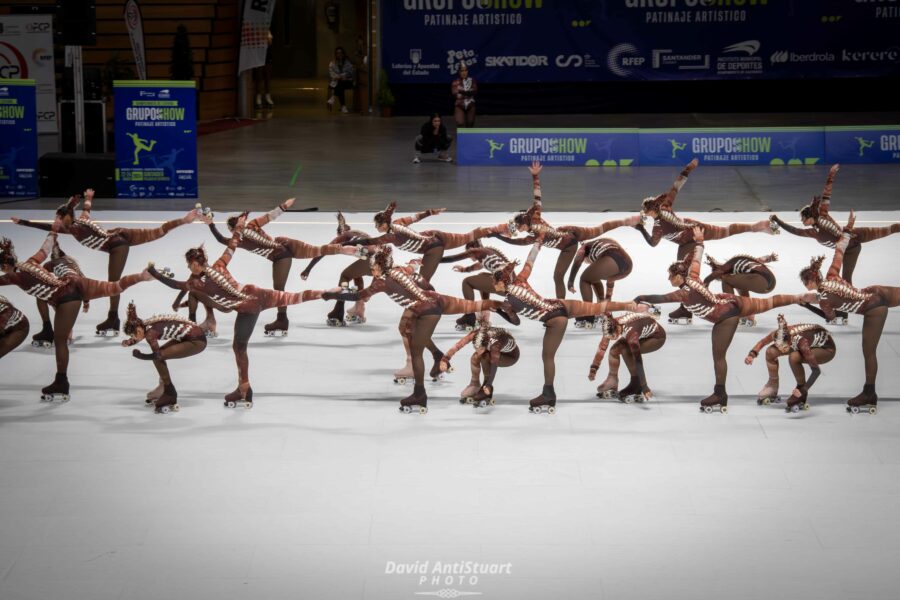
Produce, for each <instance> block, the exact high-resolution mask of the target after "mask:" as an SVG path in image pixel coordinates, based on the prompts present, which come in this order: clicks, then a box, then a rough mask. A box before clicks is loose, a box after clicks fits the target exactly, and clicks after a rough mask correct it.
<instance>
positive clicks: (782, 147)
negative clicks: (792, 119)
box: [638, 127, 825, 167]
mask: <svg viewBox="0 0 900 600" xmlns="http://www.w3.org/2000/svg"><path fill="white" fill-rule="evenodd" d="M638 137H639V138H640V148H641V152H640V163H641V165H642V166H645V167H646V166H650V167H652V166H665V165H674V166H678V165H683V164H685V163H687V162H688V161H690V160H691V159H693V158H697V159H699V160H700V164H703V165H708V166H712V165H817V164H821V163H823V162H825V129H824V128H823V127H773V128H764V129H763V128H741V127H729V128H725V129H641V130H640V133H639V136H638Z"/></svg>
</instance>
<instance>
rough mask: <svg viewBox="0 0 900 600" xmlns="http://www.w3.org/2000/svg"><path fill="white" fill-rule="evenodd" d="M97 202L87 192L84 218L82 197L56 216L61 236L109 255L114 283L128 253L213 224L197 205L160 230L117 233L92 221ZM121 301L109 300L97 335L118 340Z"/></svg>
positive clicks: (37, 225)
mask: <svg viewBox="0 0 900 600" xmlns="http://www.w3.org/2000/svg"><path fill="white" fill-rule="evenodd" d="M93 200H94V190H92V189H88V190H85V192H84V204H83V205H82V207H81V214H80V215H79V216H78V218H75V208H76V207H77V206H78V204H79V203H80V202H81V197H80V196H73V197H71V198H69V201H68V202H67V203H66V204H63V205H62V206H60V207H59V208H58V209H57V210H56V214H57V216H59V217H60V219H61V222H60V224H59V226H58V233H65V234H69V235H71V236H72V237H74V238H75V240H76V241H77V242H78V243H79V244H81V245H82V246H84V247H86V248H90V249H91V250H99V251H101V252H106V253H107V254H109V272H108V278H107V279H108V280H109V281H111V282H115V281H118V280H119V279H120V278H121V277H122V273H124V272H125V263H126V262H127V260H128V253H129V250H130V249H131V248H132V247H134V246H139V245H141V244H146V243H148V242H152V241H155V240H158V239H159V238H161V237H163V236H165V235H166V234H167V233H169V232H170V231H172V230H173V229H175V228H176V227H180V226H182V225H187V224H188V223H192V222H194V221H195V220H197V219H200V220H201V221H204V222H208V221H209V220H210V218H209V216H208V213H206V212H204V210H203V209H202V208H201V207H200V205H199V204H198V205H197V208H195V209H194V210H192V211H190V212H188V213H187V214H186V215H185V216H184V217H182V218H180V219H173V220H171V221H166V222H165V223H163V224H162V225H161V226H160V227H155V228H152V229H128V228H125V227H116V228H114V229H109V230H107V229H104V228H103V227H102V226H101V225H100V224H99V223H97V222H96V221H94V220H93V219H92V218H91V208H92V205H93ZM12 221H13V223H16V224H18V225H25V226H27V227H34V228H36V229H43V230H45V231H49V230H50V228H51V226H50V225H48V224H46V223H34V222H32V221H28V220H25V219H17V218H15V217H13V219H12ZM118 315H119V297H118V296H113V297H110V299H109V313H108V314H107V318H106V320H105V321H103V322H102V323H100V324H98V325H97V328H96V335H98V336H101V337H104V336H116V335H118V334H119V328H120V325H121V323H120V321H119V316H118Z"/></svg>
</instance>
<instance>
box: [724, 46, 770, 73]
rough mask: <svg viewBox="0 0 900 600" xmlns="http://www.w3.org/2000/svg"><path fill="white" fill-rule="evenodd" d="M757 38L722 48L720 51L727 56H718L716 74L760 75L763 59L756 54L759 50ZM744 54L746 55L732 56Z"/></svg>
mask: <svg viewBox="0 0 900 600" xmlns="http://www.w3.org/2000/svg"><path fill="white" fill-rule="evenodd" d="M759 48H760V43H759V40H746V41H744V42H738V43H736V44H732V45H730V46H726V47H725V48H722V53H723V54H726V55H728V56H720V57H719V58H718V59H717V60H716V73H717V74H718V75H760V74H761V73H762V72H763V59H762V57H761V56H757V54H756V53H757V52H759ZM735 54H746V56H734V55H735Z"/></svg>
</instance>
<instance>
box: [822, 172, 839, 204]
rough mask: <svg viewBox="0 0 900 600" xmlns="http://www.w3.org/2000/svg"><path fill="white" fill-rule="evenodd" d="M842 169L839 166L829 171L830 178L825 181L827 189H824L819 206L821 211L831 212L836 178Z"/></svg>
mask: <svg viewBox="0 0 900 600" xmlns="http://www.w3.org/2000/svg"><path fill="white" fill-rule="evenodd" d="M840 168H841V165H839V164H834V165H831V168H830V169H828V177H827V178H826V179H825V187H824V188H822V202H821V204H819V209H820V210H822V211H824V212H826V213H827V212H828V211H829V210H831V188H832V186H833V185H834V176H835V175H837V172H838V171H839V170H840Z"/></svg>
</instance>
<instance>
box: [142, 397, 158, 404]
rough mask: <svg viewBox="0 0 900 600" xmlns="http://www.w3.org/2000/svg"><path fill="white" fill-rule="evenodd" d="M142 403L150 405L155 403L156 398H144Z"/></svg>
mask: <svg viewBox="0 0 900 600" xmlns="http://www.w3.org/2000/svg"><path fill="white" fill-rule="evenodd" d="M144 404H146V405H147V406H152V405H154V404H156V400H155V399H154V398H147V399H146V400H144Z"/></svg>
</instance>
